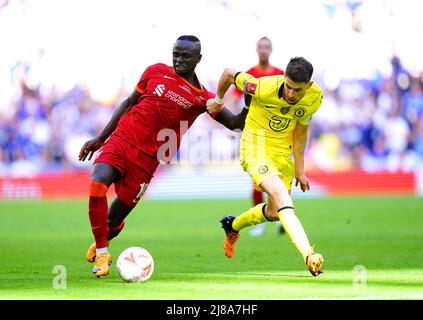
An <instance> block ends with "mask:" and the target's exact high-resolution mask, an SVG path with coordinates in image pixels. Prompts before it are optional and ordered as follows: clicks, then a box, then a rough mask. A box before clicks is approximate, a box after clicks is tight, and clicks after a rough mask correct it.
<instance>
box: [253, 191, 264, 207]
mask: <svg viewBox="0 0 423 320" xmlns="http://www.w3.org/2000/svg"><path fill="white" fill-rule="evenodd" d="M253 202H254V205H255V206H256V205H258V204H259V203H262V202H263V192H261V191H257V190H256V189H254V190H253Z"/></svg>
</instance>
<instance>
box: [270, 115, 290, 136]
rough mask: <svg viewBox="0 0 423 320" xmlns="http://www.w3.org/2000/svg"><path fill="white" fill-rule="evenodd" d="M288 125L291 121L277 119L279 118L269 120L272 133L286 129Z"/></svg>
mask: <svg viewBox="0 0 423 320" xmlns="http://www.w3.org/2000/svg"><path fill="white" fill-rule="evenodd" d="M290 123H291V119H288V118H284V117H279V116H273V117H272V118H271V119H270V120H269V127H270V129H272V130H273V131H276V132H280V131H283V130H285V129H286V128H288V126H289V124H290Z"/></svg>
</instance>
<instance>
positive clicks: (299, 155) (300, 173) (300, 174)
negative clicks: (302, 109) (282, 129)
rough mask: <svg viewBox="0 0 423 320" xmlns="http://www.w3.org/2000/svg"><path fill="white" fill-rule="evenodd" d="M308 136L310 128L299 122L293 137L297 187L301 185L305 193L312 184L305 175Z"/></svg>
mask: <svg viewBox="0 0 423 320" xmlns="http://www.w3.org/2000/svg"><path fill="white" fill-rule="evenodd" d="M307 135H308V126H306V125H303V124H301V123H299V122H297V124H296V126H295V129H294V137H293V147H294V167H295V180H296V182H295V186H297V185H298V183H299V184H300V187H301V190H302V191H303V192H305V191H307V190H310V183H309V181H308V179H307V177H306V175H305V173H304V151H305V147H306V144H307Z"/></svg>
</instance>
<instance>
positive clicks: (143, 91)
mask: <svg viewBox="0 0 423 320" xmlns="http://www.w3.org/2000/svg"><path fill="white" fill-rule="evenodd" d="M135 91H137V92H139V93H141V94H144V93H145V90H142V89H141V88H139V87H138V86H136V87H135Z"/></svg>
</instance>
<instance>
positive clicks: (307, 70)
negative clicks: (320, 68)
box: [285, 57, 313, 82]
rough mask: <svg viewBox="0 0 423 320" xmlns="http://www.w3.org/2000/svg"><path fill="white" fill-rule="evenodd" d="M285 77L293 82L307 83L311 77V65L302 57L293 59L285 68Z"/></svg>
mask: <svg viewBox="0 0 423 320" xmlns="http://www.w3.org/2000/svg"><path fill="white" fill-rule="evenodd" d="M285 75H286V76H287V77H289V78H290V79H291V80H292V81H294V82H309V81H310V79H311V76H312V75H313V65H312V64H311V63H310V62H308V61H307V60H306V59H304V58H303V57H294V58H291V60H289V63H288V65H287V66H286V70H285Z"/></svg>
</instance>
